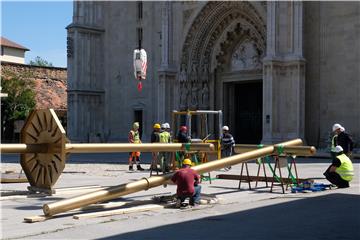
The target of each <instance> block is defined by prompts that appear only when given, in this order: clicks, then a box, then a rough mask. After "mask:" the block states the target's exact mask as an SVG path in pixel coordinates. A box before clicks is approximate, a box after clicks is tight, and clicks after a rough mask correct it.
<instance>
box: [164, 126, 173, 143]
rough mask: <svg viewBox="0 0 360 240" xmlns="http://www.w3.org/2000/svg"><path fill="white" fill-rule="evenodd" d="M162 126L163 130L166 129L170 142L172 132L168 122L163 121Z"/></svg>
mask: <svg viewBox="0 0 360 240" xmlns="http://www.w3.org/2000/svg"><path fill="white" fill-rule="evenodd" d="M164 126H165V131H167V132H168V133H169V134H170V142H172V138H173V136H172V132H171V129H170V124H169V123H164Z"/></svg>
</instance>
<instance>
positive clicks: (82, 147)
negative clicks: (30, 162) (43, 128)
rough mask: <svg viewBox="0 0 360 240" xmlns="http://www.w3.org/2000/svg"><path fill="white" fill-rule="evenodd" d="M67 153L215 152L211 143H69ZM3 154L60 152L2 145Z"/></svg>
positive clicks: (35, 146) (46, 147)
mask: <svg viewBox="0 0 360 240" xmlns="http://www.w3.org/2000/svg"><path fill="white" fill-rule="evenodd" d="M65 150H66V152H67V153H109V152H134V151H140V152H176V151H185V150H189V151H204V152H207V151H214V145H213V144H210V143H189V144H185V143H142V144H132V143H79V144H73V143H67V144H65ZM0 151H1V153H51V152H59V151H60V149H58V147H57V146H54V145H53V144H46V143H44V144H0Z"/></svg>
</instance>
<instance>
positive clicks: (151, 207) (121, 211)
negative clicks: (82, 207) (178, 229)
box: [73, 204, 164, 220]
mask: <svg viewBox="0 0 360 240" xmlns="http://www.w3.org/2000/svg"><path fill="white" fill-rule="evenodd" d="M163 208H164V206H163V205H158V204H148V205H144V206H137V207H130V208H122V209H116V210H109V211H101V212H94V213H83V214H75V215H73V218H74V219H78V220H81V219H85V218H94V217H106V216H113V215H120V214H128V213H135V212H145V211H151V210H158V209H163Z"/></svg>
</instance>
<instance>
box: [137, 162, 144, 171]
mask: <svg viewBox="0 0 360 240" xmlns="http://www.w3.org/2000/svg"><path fill="white" fill-rule="evenodd" d="M136 169H137V170H139V171H144V170H145V169H143V168H142V167H141V166H140V164H139V165H136Z"/></svg>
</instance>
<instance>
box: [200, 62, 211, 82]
mask: <svg viewBox="0 0 360 240" xmlns="http://www.w3.org/2000/svg"><path fill="white" fill-rule="evenodd" d="M200 77H201V82H203V83H207V82H208V81H209V64H207V63H206V62H205V63H204V66H203V68H202V71H201V76H200Z"/></svg>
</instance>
